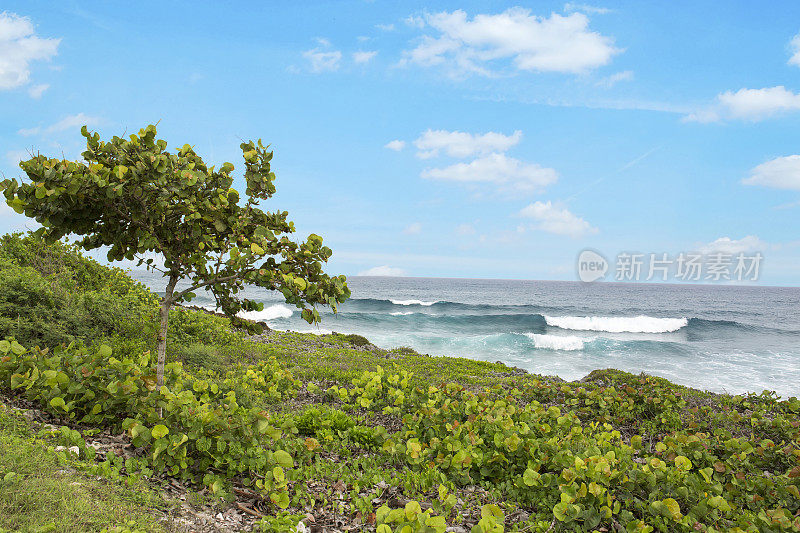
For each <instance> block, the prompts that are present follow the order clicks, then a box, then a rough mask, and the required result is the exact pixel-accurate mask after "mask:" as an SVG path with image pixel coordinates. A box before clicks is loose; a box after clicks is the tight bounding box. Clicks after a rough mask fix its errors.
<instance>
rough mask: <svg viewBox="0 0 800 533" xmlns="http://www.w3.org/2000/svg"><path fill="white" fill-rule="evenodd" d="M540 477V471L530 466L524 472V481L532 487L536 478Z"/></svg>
mask: <svg viewBox="0 0 800 533" xmlns="http://www.w3.org/2000/svg"><path fill="white" fill-rule="evenodd" d="M539 477H540V476H539V473H538V472H536V471H534V470H532V469H530V468H528V469H526V470H525V473H524V474H522V481H523V483H525V484H526V485H527V486H529V487H532V486H533V485H534V484H535V483H536V480H537V479H539Z"/></svg>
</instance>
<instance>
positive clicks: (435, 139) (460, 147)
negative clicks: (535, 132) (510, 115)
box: [414, 130, 522, 159]
mask: <svg viewBox="0 0 800 533" xmlns="http://www.w3.org/2000/svg"><path fill="white" fill-rule="evenodd" d="M520 140H522V132H521V131H519V130H517V131H515V132H514V133H513V134H512V135H503V134H502V133H495V132H493V131H490V132H488V133H484V134H483V135H478V134H471V133H465V132H461V131H446V130H427V131H425V132H424V133H423V134H422V135H420V136H419V138H417V139H416V140H415V141H414V146H416V147H417V149H418V150H419V152H417V157H419V158H420V159H429V158H431V157H435V156H437V155H439V150H444V152H445V153H446V154H447V155H449V156H450V157H459V158H463V157H469V156H471V155H474V154H488V153H490V152H505V151H506V150H508V149H509V148H511V147H512V146H514V145H516V144H518V143H519V142H520Z"/></svg>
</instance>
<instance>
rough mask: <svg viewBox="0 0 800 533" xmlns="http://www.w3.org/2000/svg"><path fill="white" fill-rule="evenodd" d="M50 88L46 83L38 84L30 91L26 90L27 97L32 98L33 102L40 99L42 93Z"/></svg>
mask: <svg viewBox="0 0 800 533" xmlns="http://www.w3.org/2000/svg"><path fill="white" fill-rule="evenodd" d="M49 88H50V85H49V84H47V83H40V84H39V85H34V86H33V87H31V88H30V89H28V96H30V97H31V98H33V99H34V100H38V99H39V98H41V97H42V95H43V94H44V92H45V91H46V90H47V89H49Z"/></svg>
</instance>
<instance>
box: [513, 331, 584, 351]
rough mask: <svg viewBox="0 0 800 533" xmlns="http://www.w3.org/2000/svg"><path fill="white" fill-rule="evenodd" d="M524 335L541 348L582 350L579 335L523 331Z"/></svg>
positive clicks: (581, 340) (582, 341)
mask: <svg viewBox="0 0 800 533" xmlns="http://www.w3.org/2000/svg"><path fill="white" fill-rule="evenodd" d="M525 336H526V337H528V338H529V339H531V340H532V341H533V345H534V346H536V347H537V348H541V349H543V350H566V351H573V350H583V343H584V339H581V338H580V337H573V336H561V335H539V334H536V333H525Z"/></svg>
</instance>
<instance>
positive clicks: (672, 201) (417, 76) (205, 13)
mask: <svg viewBox="0 0 800 533" xmlns="http://www.w3.org/2000/svg"><path fill="white" fill-rule="evenodd" d="M130 5H131V4H126V3H117V2H103V3H99V2H97V3H91V4H90V3H79V2H36V1H30V0H28V1H24V2H15V1H6V2H4V4H3V7H2V9H3V10H5V11H4V13H3V14H2V15H1V16H0V116H2V121H0V171H2V173H3V174H4V175H5V176H6V177H18V176H19V175H20V172H21V171H20V170H19V169H18V168H17V167H16V163H17V162H18V161H19V159H20V157H25V154H26V153H27V152H28V151H30V150H39V151H41V152H43V153H46V154H49V155H54V156H56V155H61V154H62V153H63V154H64V156H65V157H67V158H70V159H75V158H78V157H79V154H80V152H81V151H82V144H81V139H82V138H81V136H80V133H79V128H80V126H81V125H82V124H84V123H86V124H88V125H89V126H90V127H91V128H93V129H96V130H98V131H100V132H101V134H102V135H103V136H104V137H108V136H111V135H116V134H122V133H123V132H125V131H127V132H134V131H137V130H138V129H139V128H141V127H143V126H144V125H146V124H148V123H151V122H156V121H160V124H159V135H160V137H162V138H164V139H166V140H167V141H168V142H169V143H170V145H171V146H173V147H175V146H181V145H183V144H184V143H186V142H188V143H190V144H193V145H194V146H195V149H196V150H197V151H198V153H200V154H201V155H203V156H204V157H205V159H206V161H207V162H209V163H214V164H219V163H221V162H223V161H231V162H232V163H234V165H237V164H238V163H239V162H240V161H241V153H240V151H239V148H238V145H239V143H240V142H241V141H242V140H247V139H251V138H262V139H263V140H264V141H265V142H267V143H271V145H272V146H273V148H274V150H275V158H274V160H273V162H274V165H273V169H274V170H275V172H276V174H277V176H278V180H277V182H276V186H277V188H278V192H277V194H276V196H275V197H274V198H273V200H272V201H271V202H270V203H269V205H265V206H264V207H266V208H267V209H281V210H288V211H289V212H290V214H291V216H292V219H293V220H294V221H295V223H296V226H297V228H298V231H299V232H300V233H302V234H303V235H305V234H307V233H309V232H315V233H318V234H320V235H322V236H323V237H324V238H325V242H326V244H327V245H329V246H330V247H331V248H332V249H333V251H334V256H333V258H332V260H331V263H330V266H329V271H330V272H331V273H344V274H348V275H354V274H358V273H362V272H372V273H389V274H404V275H412V276H444V277H484V278H521V279H565V280H574V279H576V273H575V261H576V257H577V255H578V253H579V252H580V251H581V250H583V249H584V248H591V249H594V250H598V251H600V252H601V253H602V254H603V255H605V256H606V257H608V258H609V259H613V257H614V256H616V255H617V254H618V253H620V252H623V251H628V252H633V251H638V252H641V253H645V254H649V253H658V254H661V253H669V254H677V253H679V252H683V251H691V250H700V251H704V252H712V251H722V252H725V253H732V254H735V253H739V252H746V253H754V252H756V251H758V252H761V253H763V256H764V262H763V266H762V275H761V279H760V283H764V284H772V285H798V284H800V270H799V269H797V268H796V265H798V262H800V236H798V232H797V228H798V221H800V155H797V154H800V146H798V140H797V132H798V126H799V125H800V37H798V35H800V3H797V2H785V3H771V4H770V6H769V9H761V7H762V5H763V4H761V3H757V2H736V3H730V4H728V5H727V6H726V7H725V9H720V8H719V5H718V3H715V2H672V3H668V4H667V3H649V2H602V3H593V4H591V5H587V4H580V3H568V4H564V3H563V2H536V3H525V4H519V3H514V2H511V3H508V2H486V1H483V2H469V1H462V2H439V3H419V2H403V3H400V2H383V1H380V0H375V1H372V2H367V1H363V0H352V1H327V2H270V3H261V5H258V3H254V2H247V3H236V2H225V3H221V2H191V3H188V2H187V3H181V2H170V3H166V4H164V3H154V2H138V3H136V8H135V10H134V9H132V8H130V7H129V6H130ZM238 166H239V167H241V165H238ZM239 185H241V182H239ZM26 226H28V227H31V223H30V222H29V221H27V220H26V219H25V218H24V217H22V216H21V215H16V214H14V213H13V212H12V211H10V210H9V209H8V208H6V207H5V206H3V207H2V208H0V231H3V232H6V231H9V230H12V229H19V228H24V227H26Z"/></svg>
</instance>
